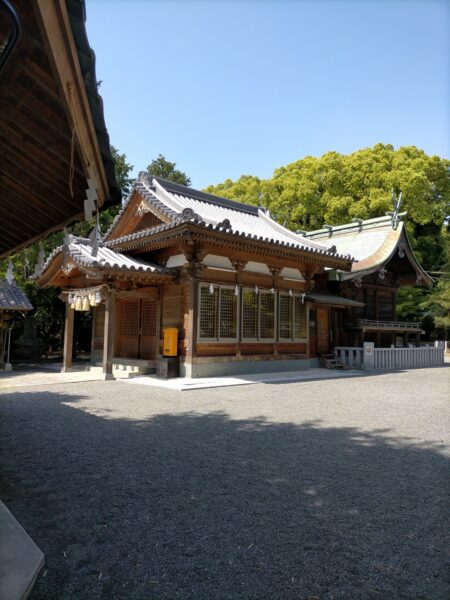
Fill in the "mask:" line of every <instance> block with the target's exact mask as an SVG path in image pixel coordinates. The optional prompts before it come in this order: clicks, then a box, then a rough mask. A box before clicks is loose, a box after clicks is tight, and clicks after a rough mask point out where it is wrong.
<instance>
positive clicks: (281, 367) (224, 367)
mask: <svg viewBox="0 0 450 600" xmlns="http://www.w3.org/2000/svg"><path fill="white" fill-rule="evenodd" d="M311 360H312V361H314V366H319V364H318V361H317V365H316V362H315V361H316V360H317V359H309V358H303V359H281V360H245V359H242V360H239V361H226V362H222V361H221V362H213V363H195V364H190V363H180V377H190V378H193V377H223V376H227V375H248V374H251V373H279V372H281V371H303V370H305V369H309V368H310V367H311V366H312V365H311V364H310V361H311Z"/></svg>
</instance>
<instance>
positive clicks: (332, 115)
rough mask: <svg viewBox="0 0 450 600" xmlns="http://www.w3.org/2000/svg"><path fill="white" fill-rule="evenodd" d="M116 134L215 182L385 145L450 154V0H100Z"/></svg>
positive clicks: (95, 30) (138, 153) (94, 23)
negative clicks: (333, 153)
mask: <svg viewBox="0 0 450 600" xmlns="http://www.w3.org/2000/svg"><path fill="white" fill-rule="evenodd" d="M86 4H87V30H88V36H89V42H90V44H91V46H92V48H93V49H94V51H95V53H96V56H97V78H98V79H99V80H102V85H101V89H100V92H101V94H102V96H103V100H104V104H105V116H106V124H107V127H108V130H109V133H110V138H111V142H112V144H114V145H115V146H116V147H117V148H118V149H119V150H120V151H121V152H124V153H125V154H126V155H127V158H128V161H129V162H131V163H132V164H133V165H134V167H135V168H134V173H135V174H136V173H137V172H138V171H140V170H143V169H145V168H146V166H147V165H148V164H149V162H150V161H151V160H152V159H153V158H155V157H156V156H157V155H158V154H159V153H162V154H164V155H165V156H166V158H167V159H168V160H171V161H172V162H176V163H177V166H178V168H180V169H182V170H183V171H185V172H186V173H187V174H188V175H189V176H190V177H191V179H192V185H193V187H197V188H202V187H205V186H207V185H209V184H211V183H219V182H221V181H223V180H225V179H226V178H228V177H230V178H232V179H236V178H237V177H239V176H240V175H242V174H251V175H257V176H259V177H262V178H266V177H270V176H271V175H272V172H273V170H274V169H275V168H277V167H279V166H282V165H285V164H288V163H290V162H293V161H295V160H298V159H300V158H303V157H304V156H308V155H313V156H320V155H321V154H323V153H324V152H327V151H329V150H337V151H338V152H342V153H349V152H353V151H355V150H357V149H359V148H364V147H367V146H372V145H373V144H375V143H377V142H386V143H392V144H394V146H395V147H399V146H404V145H416V146H418V147H420V148H423V149H424V150H425V151H426V152H427V153H429V154H438V155H440V156H442V157H446V158H449V157H450V81H449V77H450V2H446V1H444V0H442V1H439V0H416V1H407V0H398V1H396V0H390V1H387V2H383V1H378V2H376V1H373V2H372V1H369V0H360V1H358V0H353V1H348V2H344V1H340V0H334V1H328V2H327V1H324V0H319V1H315V2H307V1H300V0H299V1H294V0H285V1H283V0H278V1H275V0H272V1H270V0H246V1H241V0H227V1H224V2H222V1H219V0H210V1H207V0H203V1H195V2H194V1H190V0H178V1H175V0H161V1H157V0H147V1H145V0H140V1H136V0H126V1H119V0H115V1H114V0H87V2H86Z"/></svg>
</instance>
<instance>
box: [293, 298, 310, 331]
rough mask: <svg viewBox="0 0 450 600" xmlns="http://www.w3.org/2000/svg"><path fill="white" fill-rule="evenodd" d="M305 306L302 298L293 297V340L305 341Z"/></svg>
mask: <svg viewBox="0 0 450 600" xmlns="http://www.w3.org/2000/svg"><path fill="white" fill-rule="evenodd" d="M306 337H307V336H306V304H305V297H304V296H294V338H295V339H298V340H299V339H300V340H304V339H306Z"/></svg>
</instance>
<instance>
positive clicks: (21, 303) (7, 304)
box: [0, 280, 33, 310]
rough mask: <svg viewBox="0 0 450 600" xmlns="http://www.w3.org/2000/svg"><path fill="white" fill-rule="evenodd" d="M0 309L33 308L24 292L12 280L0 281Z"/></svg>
mask: <svg viewBox="0 0 450 600" xmlns="http://www.w3.org/2000/svg"><path fill="white" fill-rule="evenodd" d="M0 310H33V306H32V305H31V302H30V301H29V300H28V298H27V297H26V295H25V292H23V291H22V289H21V288H20V287H19V286H18V285H16V283H15V282H14V281H13V282H12V283H9V281H6V280H5V281H0Z"/></svg>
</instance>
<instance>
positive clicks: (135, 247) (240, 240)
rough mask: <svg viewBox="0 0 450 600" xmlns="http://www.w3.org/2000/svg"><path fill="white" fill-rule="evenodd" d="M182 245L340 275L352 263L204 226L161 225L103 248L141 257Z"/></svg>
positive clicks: (194, 224) (280, 243) (119, 239)
mask: <svg viewBox="0 0 450 600" xmlns="http://www.w3.org/2000/svg"><path fill="white" fill-rule="evenodd" d="M182 243H187V244H194V243H200V244H209V245H214V246H219V247H222V248H223V247H227V248H232V249H235V250H240V251H244V252H247V253H251V254H258V255H261V254H263V255H266V256H269V257H271V258H273V259H278V260H279V259H283V258H286V259H291V260H297V261H302V262H306V263H312V264H316V265H320V266H323V267H329V268H334V269H341V270H343V271H349V270H350V269H351V265H352V262H353V261H352V259H350V258H349V257H342V256H339V255H335V254H333V253H331V252H324V251H321V250H314V251H313V250H310V249H304V248H301V247H298V246H296V245H295V244H290V243H285V242H279V243H274V242H273V240H272V241H271V240H268V239H261V238H256V236H251V235H250V234H240V233H239V232H233V231H227V230H221V229H220V228H214V227H213V226H212V225H208V226H206V225H202V224H200V223H195V222H186V223H181V224H177V225H161V226H158V227H154V228H151V229H148V230H144V231H141V232H138V233H136V234H134V235H132V236H126V237H125V238H118V239H114V240H111V241H109V242H107V243H106V246H108V247H109V248H114V249H116V250H120V251H133V252H135V253H142V252H150V251H154V250H157V249H161V248H167V247H170V246H174V245H179V244H182Z"/></svg>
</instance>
